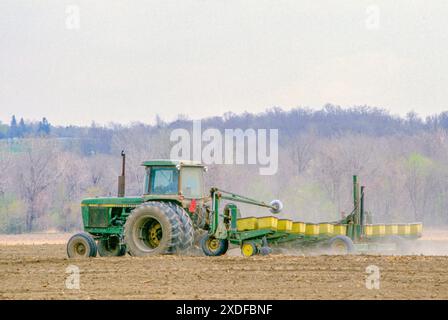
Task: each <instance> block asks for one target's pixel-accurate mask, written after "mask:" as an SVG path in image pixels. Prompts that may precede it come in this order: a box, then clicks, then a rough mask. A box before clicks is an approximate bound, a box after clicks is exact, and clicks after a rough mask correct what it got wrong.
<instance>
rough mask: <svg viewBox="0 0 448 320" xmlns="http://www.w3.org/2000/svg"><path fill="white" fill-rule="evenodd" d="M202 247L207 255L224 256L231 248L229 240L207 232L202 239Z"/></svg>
mask: <svg viewBox="0 0 448 320" xmlns="http://www.w3.org/2000/svg"><path fill="white" fill-rule="evenodd" d="M201 248H202V251H203V252H204V254H205V255H206V256H222V255H223V254H225V253H226V252H227V249H229V241H228V240H226V239H217V238H215V237H213V236H210V235H208V234H206V235H205V236H204V237H203V238H202V239H201Z"/></svg>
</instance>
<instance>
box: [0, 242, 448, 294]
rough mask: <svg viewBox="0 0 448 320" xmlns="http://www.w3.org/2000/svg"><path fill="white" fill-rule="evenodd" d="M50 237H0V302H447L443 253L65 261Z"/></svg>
mask: <svg viewBox="0 0 448 320" xmlns="http://www.w3.org/2000/svg"><path fill="white" fill-rule="evenodd" d="M37 238H39V237H37ZM62 238H63V240H64V241H65V238H66V236H65V235H64V236H63V237H62ZM62 238H61V241H62ZM13 240H14V239H13ZM13 240H11V239H10V241H13ZM38 240H39V239H34V242H33V243H39V241H38ZM50 240H51V241H47V242H50V243H52V242H53V244H33V245H32V244H25V245H23V244H19V243H20V241H19V243H18V242H17V241H16V242H14V245H11V243H10V242H8V241H5V239H3V243H2V242H1V241H2V238H1V237H0V243H2V244H0V299H448V273H447V272H446V270H447V269H448V256H423V255H415V256H391V255H389V256H376V255H352V256H306V257H305V256H288V255H271V256H268V257H261V256H256V257H252V258H243V257H240V256H234V255H228V256H223V257H191V256H156V257H148V258H136V257H130V256H125V257H117V258H100V257H96V258H91V259H86V260H69V259H67V257H66V252H65V245H64V244H54V242H57V241H56V240H55V239H53V238H52V239H50ZM6 243H8V245H7V244H6ZM439 246H440V247H443V248H446V243H445V244H442V243H441V242H439ZM70 265H76V266H78V267H79V269H80V289H79V290H77V289H67V288H66V286H65V281H66V278H67V276H69V274H67V273H66V268H67V267H68V266H70ZM369 265H376V266H378V267H379V270H380V289H378V290H376V289H367V288H366V277H367V276H368V274H367V273H366V268H367V267H368V266H369Z"/></svg>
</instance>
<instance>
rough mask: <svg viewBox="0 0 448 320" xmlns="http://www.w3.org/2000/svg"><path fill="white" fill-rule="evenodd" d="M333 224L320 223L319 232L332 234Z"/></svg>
mask: <svg viewBox="0 0 448 320" xmlns="http://www.w3.org/2000/svg"><path fill="white" fill-rule="evenodd" d="M333 229H334V226H333V225H332V224H331V223H320V224H319V234H326V235H331V234H333Z"/></svg>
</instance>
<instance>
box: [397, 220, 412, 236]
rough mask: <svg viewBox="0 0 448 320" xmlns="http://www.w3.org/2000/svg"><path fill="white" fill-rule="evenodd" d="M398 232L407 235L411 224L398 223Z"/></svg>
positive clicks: (409, 232)
mask: <svg viewBox="0 0 448 320" xmlns="http://www.w3.org/2000/svg"><path fill="white" fill-rule="evenodd" d="M398 234H399V235H402V236H408V235H410V234H411V225H409V224H405V223H403V224H399V225H398Z"/></svg>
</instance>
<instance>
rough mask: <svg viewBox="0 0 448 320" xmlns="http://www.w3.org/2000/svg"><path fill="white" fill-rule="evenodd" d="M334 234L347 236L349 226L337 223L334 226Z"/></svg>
mask: <svg viewBox="0 0 448 320" xmlns="http://www.w3.org/2000/svg"><path fill="white" fill-rule="evenodd" d="M333 233H334V235H341V236H345V235H346V234H347V226H345V225H343V224H335V225H334V227H333Z"/></svg>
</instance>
